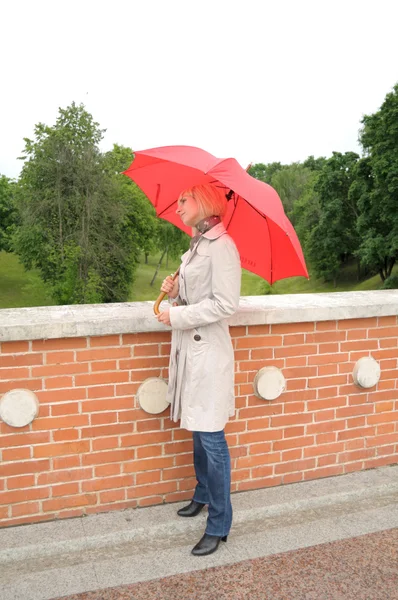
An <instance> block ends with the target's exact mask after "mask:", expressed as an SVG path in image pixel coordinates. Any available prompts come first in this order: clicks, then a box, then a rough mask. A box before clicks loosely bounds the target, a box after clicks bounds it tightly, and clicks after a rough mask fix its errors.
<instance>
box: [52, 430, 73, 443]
mask: <svg viewBox="0 0 398 600" xmlns="http://www.w3.org/2000/svg"><path fill="white" fill-rule="evenodd" d="M78 439H79V430H78V429H60V430H59V431H53V442H67V441H71V440H78Z"/></svg>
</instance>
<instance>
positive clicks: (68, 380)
mask: <svg viewBox="0 0 398 600" xmlns="http://www.w3.org/2000/svg"><path fill="white" fill-rule="evenodd" d="M72 385H73V379H72V377H66V376H65V377H48V378H47V379H45V387H46V389H47V390H53V389H63V388H69V387H72Z"/></svg>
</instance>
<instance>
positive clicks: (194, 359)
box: [157, 184, 241, 556]
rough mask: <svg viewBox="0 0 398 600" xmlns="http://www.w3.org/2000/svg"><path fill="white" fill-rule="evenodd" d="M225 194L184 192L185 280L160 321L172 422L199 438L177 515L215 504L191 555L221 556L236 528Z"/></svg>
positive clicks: (234, 276)
mask: <svg viewBox="0 0 398 600" xmlns="http://www.w3.org/2000/svg"><path fill="white" fill-rule="evenodd" d="M226 208H227V198H226V196H225V193H224V192H223V191H222V190H221V189H219V188H217V187H215V186H213V185H210V184H207V185H198V186H195V187H193V188H191V189H190V190H186V191H185V192H184V193H183V194H181V196H180V198H179V200H178V208H177V211H176V212H177V214H178V215H179V216H180V218H181V220H182V222H183V223H184V224H185V225H187V226H189V227H192V228H193V233H194V237H193V238H192V240H191V247H190V249H189V250H188V252H186V253H185V254H184V255H183V256H182V263H181V267H180V273H179V277H178V278H177V279H176V281H174V282H173V281H172V279H171V277H168V278H166V279H165V280H164V281H163V284H162V287H161V289H162V291H163V292H165V293H167V294H168V296H169V299H170V301H171V302H172V306H171V307H170V308H168V309H166V310H164V311H163V312H161V313H160V314H159V315H158V317H157V318H158V320H159V321H160V322H161V323H164V324H165V325H169V326H171V327H172V344H171V355H170V368H169V387H168V399H169V401H170V403H171V418H172V419H173V420H174V421H178V420H179V419H181V427H183V428H185V429H188V430H189V431H192V432H193V441H194V466H195V473H196V479H197V485H196V489H195V493H194V496H193V499H192V501H191V502H190V504H189V505H188V506H186V507H184V508H182V509H181V510H179V511H178V514H179V515H180V516H182V517H194V516H196V515H198V514H199V513H200V511H201V510H202V509H203V507H204V505H205V504H208V506H209V512H208V518H207V525H206V531H205V534H204V535H203V537H202V538H201V540H200V541H199V542H198V543H197V544H196V546H195V547H194V548H193V550H192V554H194V555H196V556H205V555H207V554H211V553H212V552H215V551H216V550H217V548H218V545H219V543H220V541H221V540H222V541H224V542H226V541H227V536H228V534H229V530H230V527H231V523H232V506H231V497H230V487H231V462H230V456H229V450H228V445H227V442H226V439H225V435H224V427H225V424H226V423H227V421H228V418H229V417H231V416H233V415H234V411H235V398H234V354H233V348H232V343H231V338H230V335H229V328H228V323H227V320H226V319H227V318H228V317H230V316H231V315H232V314H233V313H234V312H235V311H236V310H237V308H238V304H239V295H240V281H241V267H240V259H239V254H238V251H237V249H236V246H235V243H234V242H233V240H232V238H231V237H230V236H229V235H228V234H227V232H226V230H225V227H224V225H223V223H222V217H223V216H224V214H225V212H226Z"/></svg>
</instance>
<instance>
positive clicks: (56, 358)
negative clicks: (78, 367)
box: [46, 350, 75, 365]
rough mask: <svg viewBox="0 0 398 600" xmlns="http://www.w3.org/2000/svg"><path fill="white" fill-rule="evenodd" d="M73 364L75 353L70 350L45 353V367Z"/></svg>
mask: <svg viewBox="0 0 398 600" xmlns="http://www.w3.org/2000/svg"><path fill="white" fill-rule="evenodd" d="M73 362H75V353H74V352H73V351H72V350H69V351H61V352H47V353H46V365H62V364H65V363H73Z"/></svg>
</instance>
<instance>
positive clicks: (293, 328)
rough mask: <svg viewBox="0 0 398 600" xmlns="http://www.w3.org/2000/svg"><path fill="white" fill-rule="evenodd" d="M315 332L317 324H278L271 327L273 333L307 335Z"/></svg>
mask: <svg viewBox="0 0 398 600" xmlns="http://www.w3.org/2000/svg"><path fill="white" fill-rule="evenodd" d="M314 330H315V323H313V322H306V323H277V324H272V325H271V333H282V334H284V333H297V332H298V333H307V332H310V331H314Z"/></svg>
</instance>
